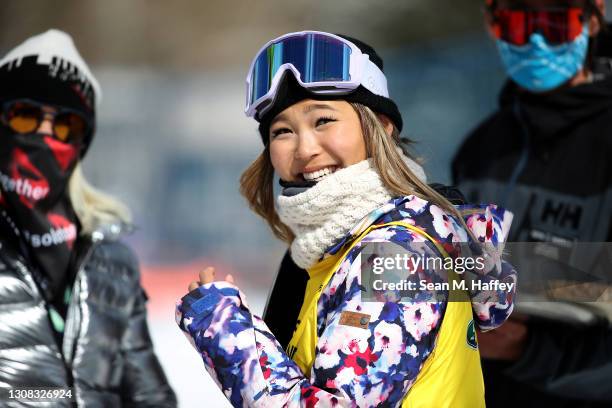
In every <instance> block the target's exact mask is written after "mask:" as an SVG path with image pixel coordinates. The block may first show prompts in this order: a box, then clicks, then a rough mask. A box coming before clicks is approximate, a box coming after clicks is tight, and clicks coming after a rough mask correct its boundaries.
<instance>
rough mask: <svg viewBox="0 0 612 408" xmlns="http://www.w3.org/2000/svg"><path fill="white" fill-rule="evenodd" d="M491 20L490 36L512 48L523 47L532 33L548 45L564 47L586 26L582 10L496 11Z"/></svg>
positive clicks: (572, 8) (562, 8)
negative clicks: (561, 45)
mask: <svg viewBox="0 0 612 408" xmlns="http://www.w3.org/2000/svg"><path fill="white" fill-rule="evenodd" d="M491 16H492V21H491V23H490V26H491V30H492V32H493V35H494V36H495V37H496V38H498V39H500V40H502V41H505V42H507V43H510V44H513V45H525V44H527V43H528V42H529V37H531V35H532V34H533V33H539V34H541V35H542V36H543V37H544V38H545V39H546V42H547V43H548V44H550V45H560V44H564V43H568V42H571V41H573V40H575V39H576V37H578V36H579V35H580V34H581V33H582V30H583V27H584V23H585V22H586V19H585V11H584V9H583V8H582V7H555V8H542V9H509V8H500V9H496V10H494V11H492V12H491Z"/></svg>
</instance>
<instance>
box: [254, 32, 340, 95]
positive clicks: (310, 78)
mask: <svg viewBox="0 0 612 408" xmlns="http://www.w3.org/2000/svg"><path fill="white" fill-rule="evenodd" d="M351 52H352V50H351V47H350V46H349V45H348V44H346V43H344V42H343V41H341V40H339V39H337V38H334V37H330V36H327V35H324V34H316V33H302V34H297V35H295V36H291V37H287V38H283V39H281V40H279V41H278V42H275V43H272V44H270V45H269V46H268V47H267V48H266V49H265V50H263V51H262V52H261V53H260V54H259V55H258V56H257V59H256V60H255V63H254V64H253V70H252V72H251V83H250V91H249V95H250V98H249V105H254V104H255V103H256V102H257V101H258V100H259V99H261V98H262V97H263V96H265V95H266V94H267V93H268V92H269V91H270V88H271V87H272V83H273V79H274V76H275V75H276V73H277V72H278V71H279V69H281V67H282V66H283V65H284V64H291V66H293V68H294V69H295V70H296V71H297V72H298V73H299V75H300V80H301V81H302V82H303V83H304V84H309V83H315V82H329V83H330V85H331V83H339V82H343V81H350V79H351V78H350V74H349V71H350V70H349V68H350V56H351ZM283 69H284V68H283Z"/></svg>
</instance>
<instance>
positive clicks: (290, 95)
mask: <svg viewBox="0 0 612 408" xmlns="http://www.w3.org/2000/svg"><path fill="white" fill-rule="evenodd" d="M336 35H338V36H339V37H342V38H344V39H346V40H348V41H350V42H352V43H353V44H355V45H356V46H357V48H359V50H361V52H362V53H364V54H367V55H368V56H369V58H370V61H372V62H373V63H374V64H375V65H376V66H377V67H378V68H380V70H381V71H383V72H384V70H383V60H382V58H380V56H379V55H378V54H377V53H376V51H374V49H373V48H372V47H370V46H369V45H367V44H365V43H363V42H361V41H359V40H356V39H354V38H351V37H348V36H346V35H341V34H336ZM304 99H316V100H319V101H331V100H344V101H346V102H355V103H360V104H362V105H365V106H367V107H368V108H370V109H372V110H373V111H374V112H377V113H382V114H384V115H386V116H387V117H389V119H391V121H392V122H393V124H394V125H395V127H396V128H397V129H398V130H399V131H401V130H402V126H403V121H402V115H401V114H400V112H399V110H398V109H397V105H396V104H395V102H393V101H392V100H391V99H389V98H385V97H384V96H380V95H376V94H374V93H372V92H370V91H369V90H368V89H366V88H365V87H363V86H362V85H359V87H358V88H357V89H355V90H354V91H351V92H349V93H346V94H340V95H339V94H334V95H329V94H326V95H321V94H315V93H313V92H310V91H308V90H307V89H305V88H302V87H301V86H300V84H299V83H298V82H297V80H296V79H295V77H294V76H293V73H292V72H291V71H289V70H287V71H285V73H284V76H283V78H282V80H281V81H280V83H279V85H278V90H277V92H276V97H275V99H274V101H273V102H272V108H270V109H269V110H268V111H266V112H265V113H264V114H263V116H261V117H260V116H259V115H255V120H257V121H258V122H259V134H260V135H261V140H262V142H263V143H264V145H267V144H268V139H269V137H268V131H269V130H270V123H271V122H272V119H274V117H276V115H278V114H279V113H281V112H282V111H284V110H285V109H287V108H288V107H289V106H291V105H293V104H295V103H297V102H300V101H302V100H304Z"/></svg>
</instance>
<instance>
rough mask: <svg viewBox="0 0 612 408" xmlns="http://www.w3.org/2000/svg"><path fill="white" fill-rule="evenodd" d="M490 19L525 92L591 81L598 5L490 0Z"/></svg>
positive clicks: (580, 0)
mask: <svg viewBox="0 0 612 408" xmlns="http://www.w3.org/2000/svg"><path fill="white" fill-rule="evenodd" d="M598 1H599V2H600V3H601V4H603V3H602V2H601V1H600V0H598ZM486 16H487V25H488V28H489V31H490V33H491V35H492V36H493V38H494V39H495V40H496V44H497V48H498V51H499V53H500V57H501V60H502V63H503V64H504V68H505V69H506V72H507V74H508V76H509V77H510V78H511V79H512V80H513V81H514V82H515V83H517V84H518V85H519V86H520V87H521V88H524V89H527V90H529V91H532V92H547V91H550V90H552V89H555V88H557V87H559V86H561V85H563V84H565V83H567V82H569V81H573V82H580V81H581V80H582V79H584V78H586V77H588V75H587V74H588V72H586V71H585V69H584V68H585V60H586V57H587V54H588V44H589V37H590V36H592V35H594V34H596V33H597V31H599V19H600V18H601V11H600V10H599V8H598V7H597V2H595V1H593V0H571V1H550V0H529V1H509V0H488V1H487V10H486Z"/></svg>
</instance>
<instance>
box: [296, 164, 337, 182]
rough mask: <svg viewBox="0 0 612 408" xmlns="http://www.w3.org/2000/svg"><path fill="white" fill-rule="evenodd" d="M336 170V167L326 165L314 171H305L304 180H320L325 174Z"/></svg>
mask: <svg viewBox="0 0 612 408" xmlns="http://www.w3.org/2000/svg"><path fill="white" fill-rule="evenodd" d="M334 171H335V167H326V168H324V169H321V170H317V171H313V172H312V173H303V174H302V175H303V176H304V180H306V181H320V180H321V179H322V178H324V177H325V176H327V175H329V174H332V173H333V172H334Z"/></svg>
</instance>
